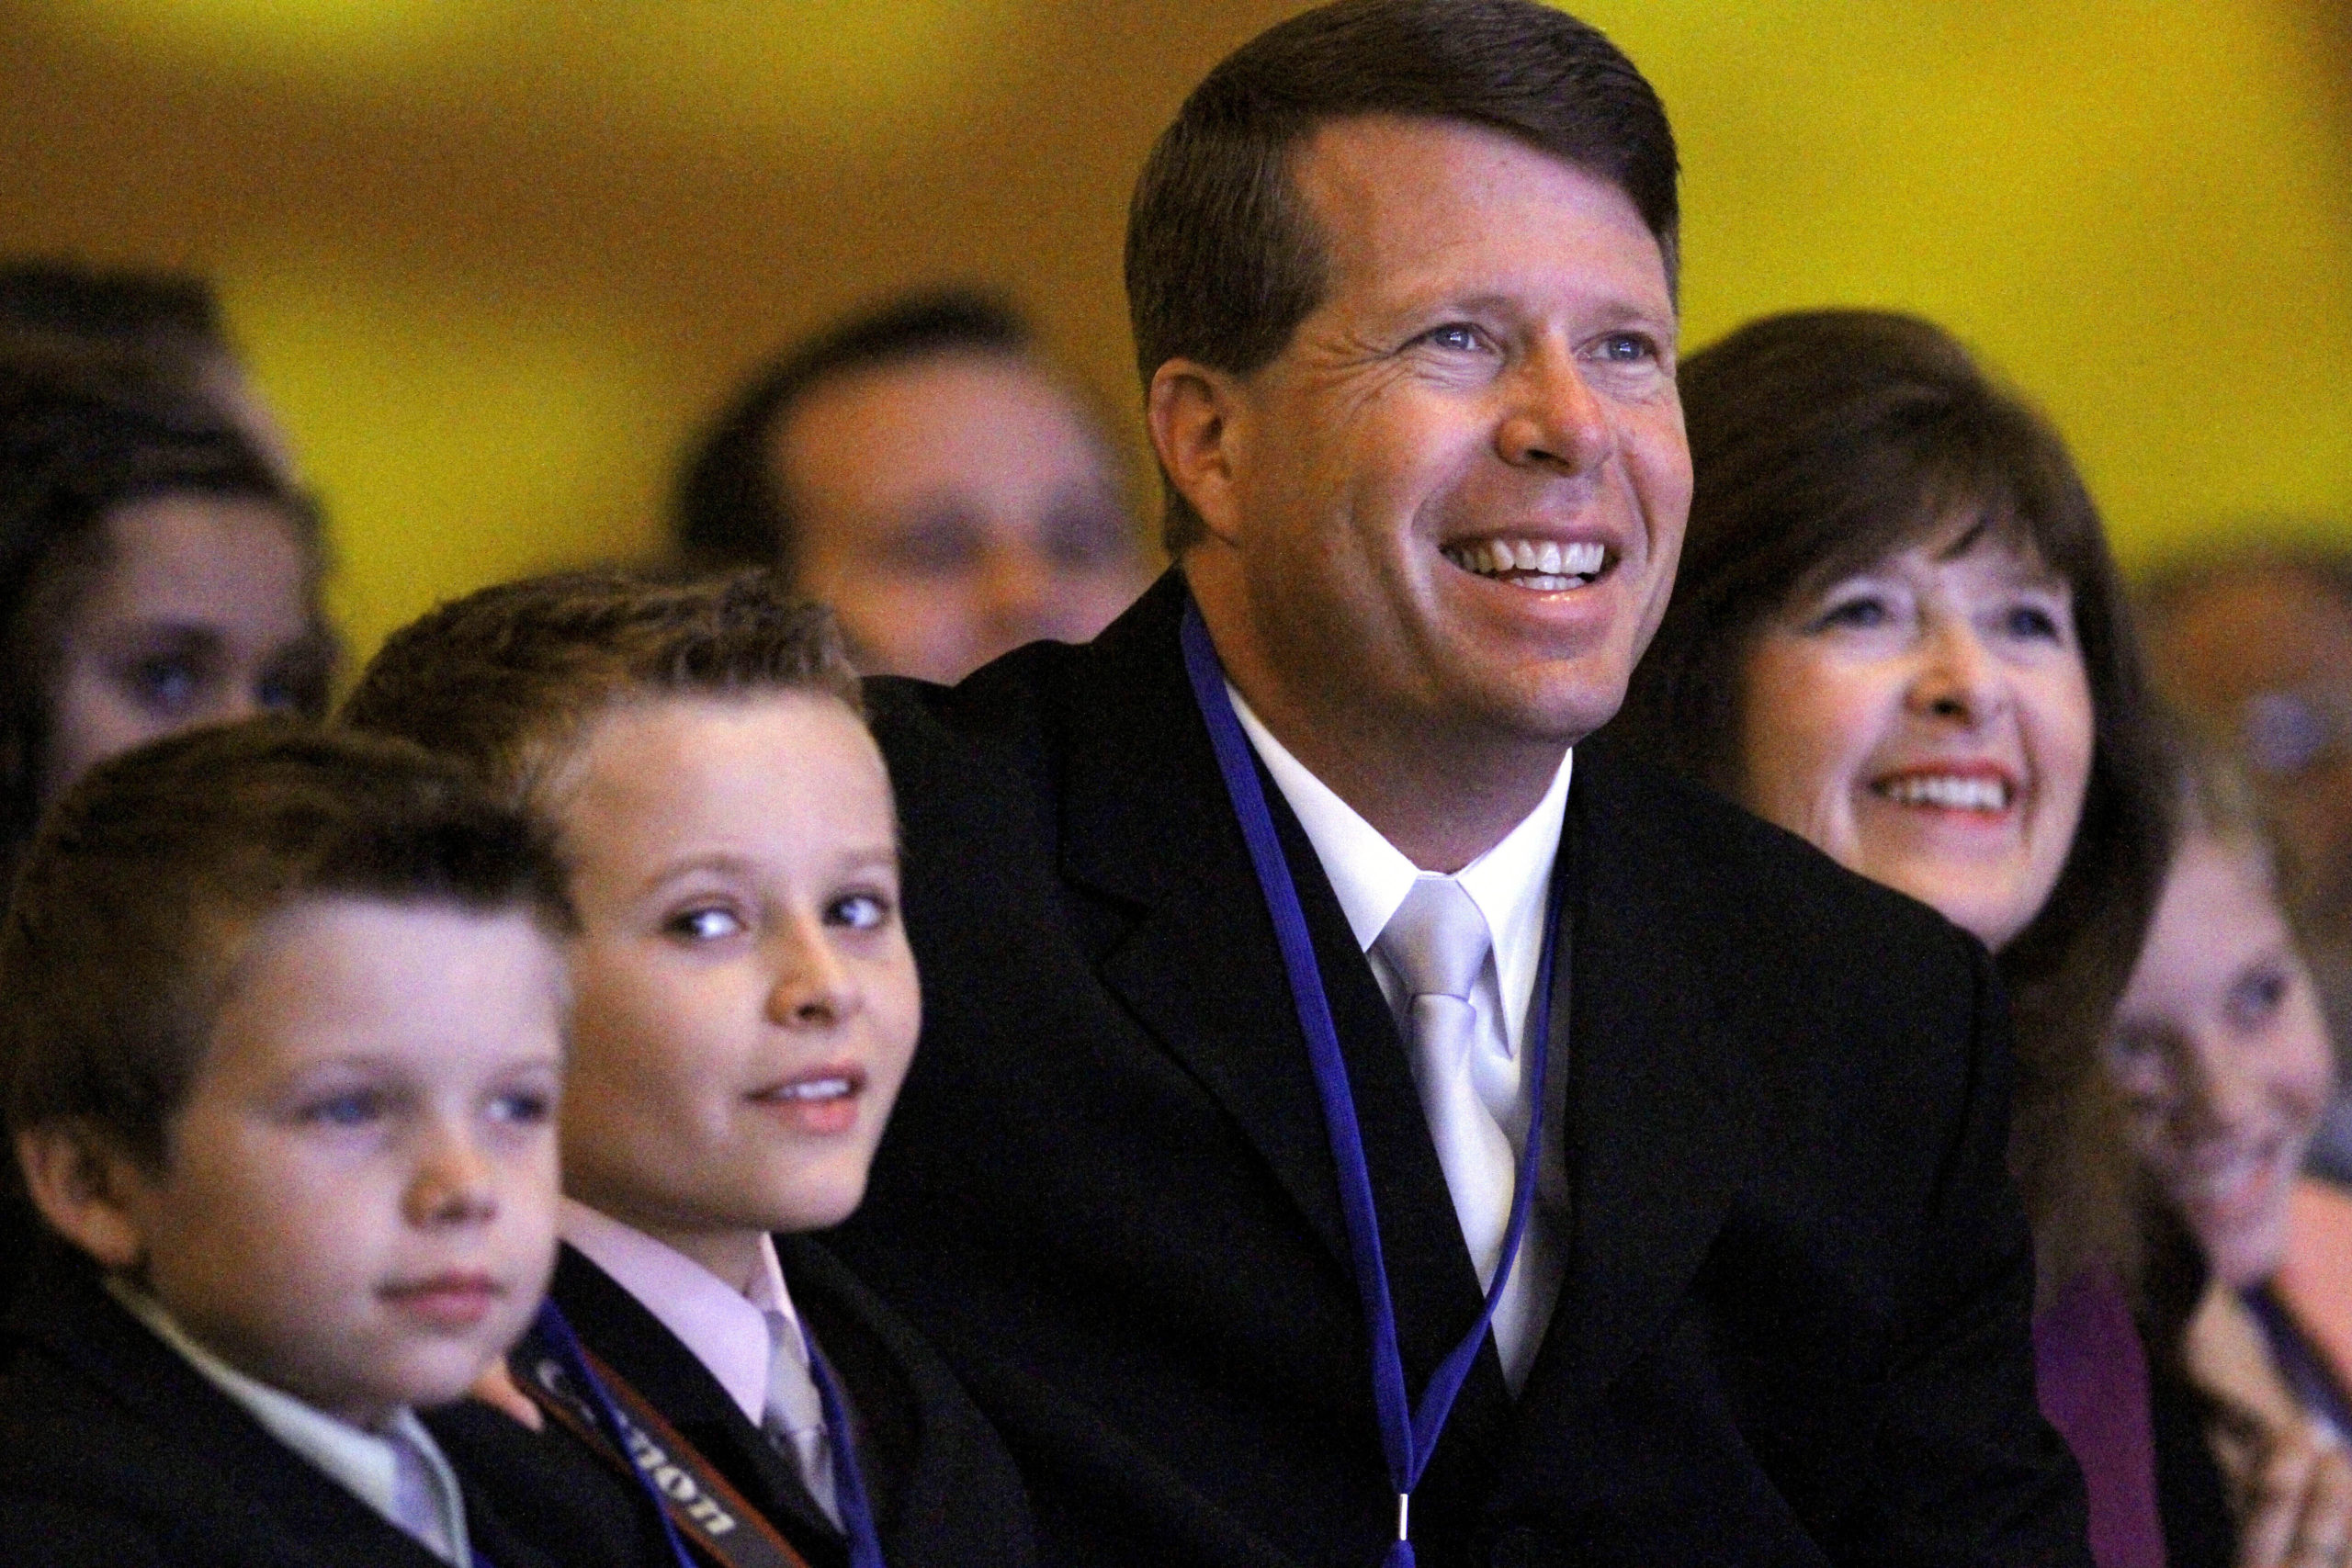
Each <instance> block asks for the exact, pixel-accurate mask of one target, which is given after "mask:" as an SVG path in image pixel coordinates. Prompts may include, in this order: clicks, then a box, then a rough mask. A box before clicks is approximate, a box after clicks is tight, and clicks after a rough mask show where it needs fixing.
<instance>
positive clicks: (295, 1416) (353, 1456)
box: [107, 1279, 473, 1563]
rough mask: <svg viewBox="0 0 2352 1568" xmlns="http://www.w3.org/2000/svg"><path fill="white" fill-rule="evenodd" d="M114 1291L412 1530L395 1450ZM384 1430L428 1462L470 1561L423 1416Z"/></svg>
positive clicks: (119, 1288)
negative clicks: (401, 1507) (402, 1503)
mask: <svg viewBox="0 0 2352 1568" xmlns="http://www.w3.org/2000/svg"><path fill="white" fill-rule="evenodd" d="M107 1292H108V1293H109V1294H110V1295H112V1296H113V1297H114V1299H115V1300H116V1301H118V1302H120V1303H122V1305H123V1308H124V1310H125V1311H127V1312H129V1313H130V1314H131V1315H132V1316H133V1317H136V1318H137V1319H138V1320H139V1321H140V1322H141V1323H143V1324H145V1325H147V1327H148V1328H149V1329H150V1330H151V1331H152V1332H153V1334H154V1336H155V1337H157V1338H158V1339H161V1340H162V1341H163V1342H164V1344H165V1345H168V1346H169V1347H171V1348H172V1349H173V1350H174V1351H175V1352H176V1353H177V1354H178V1356H179V1357H180V1359H182V1360H184V1361H186V1362H187V1364H188V1365H189V1366H191V1367H194V1368H195V1369H196V1371H198V1374H200V1375H201V1376H202V1377H203V1378H204V1380H205V1381H206V1382H209V1383H210V1384H211V1385H212V1386H213V1387H215V1388H217V1389H219V1390H220V1392H221V1393H224V1394H226V1395H228V1397H229V1398H230V1399H232V1400H233V1401H235V1402H236V1404H238V1405H239V1406H240V1407H242V1408H243V1410H244V1411H245V1413H246V1414H247V1415H249V1416H252V1417H253V1418H254V1420H255V1421H258V1422H259V1423H261V1426H262V1428H263V1429H264V1430H265V1431H266V1432H268V1433H269V1435H270V1436H271V1437H273V1438H277V1440H278V1441H279V1442H281V1443H283V1444H285V1445H286V1446H287V1447H288V1448H289V1449H292V1450H294V1451H295V1452H296V1453H298V1454H300V1455H301V1456H302V1457H303V1458H304V1459H306V1460H308V1461H311V1463H312V1464H314V1465H316V1466H317V1467H318V1468H319V1469H321V1470H322V1471H324V1472H326V1473H327V1474H328V1475H329V1476H330V1477H332V1478H333V1479H334V1480H335V1481H337V1482H339V1483H342V1485H343V1486H344V1487H345V1490H347V1491H349V1492H351V1493H353V1494H355V1495H356V1496H357V1497H358V1498H359V1499H360V1500H361V1501H362V1502H364V1503H366V1504H367V1505H368V1506H369V1507H371V1508H373V1509H375V1510H376V1511H377V1512H378V1513H379V1514H381V1515H383V1516H384V1517H385V1518H387V1519H389V1520H390V1521H391V1522H392V1524H394V1525H396V1526H398V1527H399V1528H400V1529H401V1531H402V1533H406V1531H407V1529H408V1527H407V1526H406V1525H405V1524H403V1523H402V1521H401V1517H400V1514H399V1512H398V1505H397V1504H396V1503H395V1501H394V1498H395V1495H396V1491H397V1487H398V1477H399V1473H400V1472H399V1462H400V1461H399V1460H398V1459H397V1458H396V1457H395V1456H394V1454H393V1450H392V1445H391V1444H390V1442H388V1441H386V1440H385V1439H384V1438H382V1437H379V1435H377V1434H376V1433H374V1432H370V1431H367V1430H364V1429H363V1428H361V1427H355V1426H353V1425H352V1424H351V1423H350V1422H348V1421H344V1420H340V1419H338V1418H336V1417H335V1416H330V1415H328V1414H327V1413H326V1412H325V1411H323V1410H321V1409H319V1408H317V1407H316V1406H315V1405H311V1404H306V1403H304V1402H303V1401H301V1400H300V1399H297V1398H295V1397H294V1396H293V1395H292V1394H290V1393H286V1392H285V1391H284V1390H282V1389H277V1388H272V1387H271V1386H270V1385H269V1384H267V1383H266V1382H259V1381H257V1380H256V1379H254V1378H250V1377H247V1376H246V1375H245V1374H244V1373H243V1372H241V1371H238V1370H237V1369H236V1368H234V1367H232V1366H231V1365H230V1364H229V1363H228V1362H226V1361H224V1360H222V1359H220V1357H218V1356H216V1355H214V1354H213V1353H212V1352H211V1351H209V1350H208V1349H206V1348H204V1347H203V1346H201V1345H199V1344H198V1343H197V1342H196V1341H195V1340H193V1339H191V1338H189V1337H187V1331H186V1330H184V1329H182V1328H181V1327H180V1325H178V1324H177V1323H176V1322H175V1321H174V1320H173V1317H172V1314H170V1313H168V1312H166V1311H165V1310H164V1306H163V1303H160V1302H158V1301H156V1300H155V1299H154V1298H153V1297H152V1296H148V1295H146V1294H144V1293H142V1292H139V1291H135V1290H132V1289H131V1288H130V1287H129V1286H127V1285H125V1284H123V1283H121V1282H120V1281H119V1280H113V1279H109V1280H107ZM385 1425H386V1426H387V1427H390V1428H392V1429H393V1430H394V1431H396V1432H397V1433H399V1435H400V1436H401V1438H402V1439H403V1440H404V1441H406V1442H408V1443H409V1444H411V1445H412V1446H413V1447H414V1449H415V1450H416V1451H417V1453H418V1454H419V1455H421V1456H422V1457H423V1458H424V1466H425V1474H426V1477H427V1479H428V1481H429V1482H430V1483H431V1486H432V1489H433V1494H434V1498H433V1500H434V1504H435V1507H436V1508H438V1510H439V1512H440V1516H441V1527H442V1532H443V1539H444V1540H447V1542H448V1543H449V1547H450V1553H451V1554H450V1556H449V1558H448V1561H449V1562H452V1563H470V1562H472V1561H473V1554H472V1551H471V1549H470V1547H469V1542H468V1540H467V1539H466V1505H465V1495H464V1494H463V1493H462V1492H461V1491H459V1490H458V1477H457V1472H454V1471H452V1470H451V1469H450V1468H449V1461H448V1460H447V1458H446V1457H445V1456H444V1455H443V1454H442V1452H441V1446H440V1445H439V1444H438V1443H436V1442H435V1441H434V1440H433V1434H432V1433H431V1432H429V1431H427V1430H426V1429H425V1427H424V1422H422V1421H419V1420H418V1419H417V1418H416V1413H415V1412H414V1411H413V1410H410V1409H409V1408H407V1407H406V1406H405V1405H403V1406H401V1407H400V1408H399V1409H397V1410H395V1411H393V1412H392V1415H391V1417H390V1420H388V1421H387V1422H386V1423H385ZM420 1544H421V1545H423V1546H424V1547H425V1548H426V1549H427V1550H429V1551H435V1552H438V1551H440V1550H441V1546H440V1543H439V1542H435V1541H422V1542H420Z"/></svg>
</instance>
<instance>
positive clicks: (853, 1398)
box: [775, 1235, 1035, 1568]
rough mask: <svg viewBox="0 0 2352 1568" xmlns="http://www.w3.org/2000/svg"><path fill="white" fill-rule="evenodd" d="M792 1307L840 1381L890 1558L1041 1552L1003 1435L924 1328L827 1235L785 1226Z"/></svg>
mask: <svg viewBox="0 0 2352 1568" xmlns="http://www.w3.org/2000/svg"><path fill="white" fill-rule="evenodd" d="M775 1240H776V1251H777V1255H778V1258H779V1260H780V1261H781V1262H782V1263H783V1265H784V1274H785V1279H786V1281H787V1282H788V1283H789V1284H790V1286H791V1288H792V1299H793V1303H794V1305H795V1306H796V1307H797V1309H798V1310H799V1312H800V1314H801V1315H802V1317H803V1318H804V1319H805V1320H806V1321H807V1323H808V1325H809V1332H810V1333H811V1335H812V1336H813V1337H815V1339H816V1341H817V1344H818V1347H819V1348H820V1350H821V1351H822V1353H823V1354H824V1356H825V1359H826V1360H827V1362H828V1363H829V1364H830V1365H831V1367H832V1368H833V1370H834V1371H835V1373H836V1374H837V1375H838V1376H839V1378H840V1380H841V1382H842V1386H843V1391H844V1392H843V1397H844V1398H845V1399H846V1400H848V1401H849V1402H850V1404H851V1405H852V1407H853V1410H852V1417H851V1418H852V1420H853V1421H854V1423H855V1424H856V1427H857V1432H856V1440H857V1454H858V1461H859V1465H860V1467H861V1469H862V1471H863V1472H864V1474H865V1481H866V1485H867V1487H868V1488H869V1489H870V1490H871V1492H872V1493H873V1494H874V1496H873V1502H874V1506H875V1513H876V1528H877V1529H878V1530H879V1532H880V1534H881V1537H882V1544H883V1549H884V1555H885V1556H886V1557H887V1558H888V1561H889V1562H891V1564H892V1565H893V1568H922V1565H924V1564H937V1565H938V1568H951V1565H954V1564H962V1563H972V1562H987V1563H990V1564H995V1565H999V1568H1023V1565H1024V1564H1026V1563H1029V1562H1033V1561H1034V1560H1035V1548H1034V1546H1033V1544H1032V1542H1031V1539H1030V1536H1031V1531H1030V1523H1029V1502H1028V1497H1027V1495H1026V1494H1025V1493H1024V1492H1023V1488H1022V1484H1021V1475H1020V1472H1018V1471H1016V1470H1015V1469H1014V1468H1013V1465H1012V1456H1011V1455H1009V1454H1008V1453H1006V1452H1005V1449H1004V1443H1003V1439H1001V1438H999V1437H998V1436H997V1432H996V1428H995V1427H991V1426H990V1425H989V1421H988V1418H987V1417H986V1416H982V1415H981V1414H980V1412H979V1409H978V1406H976V1405H975V1404H973V1403H972V1401H971V1398H970V1396H969V1395H967V1393H965V1392H964V1389H963V1385H962V1384H960V1383H958V1382H956V1376H955V1374H954V1373H953V1372H951V1371H948V1370H947V1364H946V1363H945V1362H944V1361H943V1360H941V1359H940V1358H939V1354H938V1352H937V1351H935V1350H933V1348H931V1346H930V1344H929V1343H928V1342H927V1341H925V1340H924V1339H923V1337H922V1336H921V1335H920V1334H918V1333H916V1332H915V1330H914V1328H913V1326H912V1325H910V1324H909V1323H908V1322H907V1321H906V1320H905V1319H904V1318H903V1317H901V1316H900V1315H899V1314H898V1313H896V1312H894V1311H893V1310H891V1308H890V1307H889V1306H888V1304H886V1303H884V1302H883V1300H882V1299H881V1297H879V1296H877V1295H876V1294H875V1293H874V1292H872V1291H870V1290H868V1289H867V1288H866V1287H865V1284H864V1283H862V1282H861V1281H860V1280H858V1278H857V1276H856V1275H855V1274H854V1273H853V1272H851V1270H850V1269H849V1267H848V1265H846V1264H845V1263H843V1262H842V1260H841V1258H839V1257H838V1256H836V1255H835V1254H834V1252H833V1251H832V1249H831V1247H828V1246H827V1245H826V1243H825V1242H824V1240H823V1239H822V1238H820V1237H816V1236H807V1235H779V1236H777V1237H776V1238H775Z"/></svg>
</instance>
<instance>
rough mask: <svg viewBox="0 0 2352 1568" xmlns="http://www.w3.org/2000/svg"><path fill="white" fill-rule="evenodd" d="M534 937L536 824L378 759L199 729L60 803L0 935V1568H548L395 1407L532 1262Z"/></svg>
mask: <svg viewBox="0 0 2352 1568" xmlns="http://www.w3.org/2000/svg"><path fill="white" fill-rule="evenodd" d="M570 921H571V912H570V908H569V905H568V903H567V901H566V898H565V895H564V891H563V885H562V876H561V871H560V867H559V866H558V864H557V863H556V862H555V860H554V858H553V854H552V852H551V851H550V850H549V849H548V845H547V844H546V843H545V842H544V841H543V840H542V839H541V838H540V836H539V835H538V833H537V831H536V829H533V828H532V827H531V826H530V825H529V824H528V822H527V820H526V818H523V817H522V816H521V815H520V814H518V813H516V812H514V811H512V810H509V809H506V808H504V807H500V806H498V805H495V804H494V803H492V802H491V801H490V800H488V799H486V798H485V797H484V796H483V795H482V794H481V791H480V789H479V788H478V786H476V785H475V784H474V783H473V781H471V780H470V779H469V778H468V777H467V776H466V775H465V774H464V773H462V772H461V771H459V770H458V769H456V768H454V767H452V766H450V765H449V764H448V763H447V762H445V761H439V760H436V759H435V758H432V757H430V756H428V755H426V754H424V753H423V752H421V751H419V750H417V749H416V748H414V747H410V746H403V745H400V744H398V743H395V742H392V741H389V740H385V739H375V738H368V737H358V736H345V737H336V736H322V735H318V734H316V733H304V732H301V731H298V730H296V729H294V728H291V727H289V726H284V725H279V724H272V723H260V724H254V725H244V726H236V727H231V728H218V729H211V730H207V731H203V732H199V733H196V734H192V735H187V736H182V737H177V738H175V739H167V740H164V741H160V742H157V743H155V744H153V745H151V746H149V747H146V748H144V749H141V750H137V751H134V752H132V753H130V755H127V756H124V757H121V758H119V759H117V760H115V761H111V762H107V763H103V764H100V765H99V766H98V767H97V768H96V769H95V770H94V771H93V772H92V773H90V774H89V775H88V776H87V777H86V778H85V780H84V781H83V782H82V783H81V784H79V785H78V786H77V787H75V788H74V790H72V791H70V792H69V793H68V794H67V795H66V796H65V797H64V798H63V800H62V803H61V804H60V805H59V807H58V808H57V810H56V811H55V813H54V814H53V816H52V818H51V820H50V821H49V823H48V825H47V827H46V828H45V829H44V830H43V832H42V833H41V835H40V837H39V838H38V839H37V840H35V842H34V845H33V848H32V850H31V852H30V853H29V855H28V859H27V862H26V863H25V865H24V867H23V871H22V874H21V877H20V880H19V882H18V885H17V892H16V897H15V900H14V902H13V903H12V904H11V906H10V908H9V913H8V919H7V923H6V929H5V932H0V1063H5V1064H6V1107H7V1124H8V1130H9V1134H10V1136H11V1140H12V1143H13V1146H14V1153H15V1157H16V1162H17V1166H18V1167H19V1168H20V1170H21V1173H22V1176H23V1180H24V1185H25V1187H26V1189H27V1190H28V1191H29V1193H30V1196H31V1199H32V1201H33V1204H34V1206H35V1207H36V1208H37V1209H38V1211H39V1213H40V1217H41V1219H42V1220H43V1222H45V1224H46V1226H47V1228H48V1230H49V1232H50V1233H51V1235H49V1236H48V1237H47V1238H46V1239H45V1241H44V1243H43V1244H42V1245H40V1246H39V1247H36V1249H35V1254H34V1264H33V1267H32V1269H31V1271H30V1274H29V1278H28V1282H27V1284H26V1288H25V1291H24V1293H23V1299H22V1300H21V1301H20V1302H19V1303H17V1311H16V1314H15V1315H14V1319H13V1323H12V1334H11V1342H12V1351H13V1353H12V1354H11V1356H10V1358H9V1359H8V1360H7V1362H6V1367H5V1371H0V1385H5V1388H6V1396H5V1397H0V1540H5V1541H6V1557H7V1560H8V1561H9V1562H14V1563H25V1564H36V1565H41V1568H141V1565H148V1564H152V1565H155V1568H162V1565H164V1564H171V1565H173V1568H187V1565H198V1568H202V1565H212V1564H218V1565H223V1568H226V1565H230V1564H236V1565H251V1568H263V1565H280V1564H282V1565H285V1568H293V1565H295V1564H298V1563H299V1564H328V1565H334V1564H351V1565H353V1568H356V1565H358V1564H363V1563H367V1564H384V1565H388V1568H399V1565H403V1564H414V1565H416V1568H426V1565H428V1564H434V1563H436V1562H437V1563H446V1564H450V1565H452V1568H473V1565H475V1564H478V1563H485V1562H494V1563H496V1564H497V1565H498V1568H530V1565H531V1564H534V1563H540V1562H548V1561H549V1559H548V1557H546V1556H544V1555H542V1553H541V1552H539V1551H537V1550H535V1549H534V1547H533V1545H532V1544H531V1543H530V1542H529V1540H526V1538H524V1537H522V1536H518V1535H517V1534H516V1533H515V1530H513V1529H509V1528H508V1527H507V1526H506V1525H504V1524H502V1523H501V1522H500V1518H499V1517H498V1516H497V1515H496V1514H495V1513H494V1512H492V1511H491V1510H488V1509H485V1508H484V1506H482V1504H481V1499H480V1498H479V1497H478V1496H475V1495H469V1492H468V1491H467V1490H466V1489H465V1488H464V1487H463V1486H461V1484H460V1483H459V1482H458V1476H457V1474H456V1473H454V1472H453V1471H452V1467H451V1465H450V1464H449V1462H448V1461H447V1458H446V1457H445V1456H444V1454H443V1452H442V1450H441V1449H440V1447H439V1445H438V1444H437V1443H436V1442H435V1439H434V1438H433V1437H432V1435H431V1434H430V1432H429V1431H428V1430H427V1429H426V1428H425V1427H424V1426H423V1425H422V1424H421V1423H420V1421H419V1419H418V1417H417V1416H416V1413H415V1412H416V1409H417V1407H420V1406H429V1405H434V1404H444V1403H447V1402H450V1401H454V1400H457V1399H458V1398H460V1397H461V1396H462V1395H463V1394H464V1393H465V1392H466V1391H467V1389H468V1388H469V1386H470V1385H471V1384H472V1383H473V1382H475V1381H476V1380H477V1379H478V1378H479V1377H480V1376H481V1373H482V1372H483V1371H484V1369H485V1368H487V1367H489V1366H492V1365H493V1364H495V1362H496V1361H497V1359H498V1358H499V1357H500V1356H502V1355H503V1353H504V1352H505V1350H506V1348H507V1347H508V1346H509V1345H511V1344H512V1343H513V1342H514V1340H515V1337H516V1336H517V1335H519V1334H520V1333H521V1332H522V1330H523V1328H524V1325H526V1323H527V1322H528V1321H529V1320H530V1318H531V1315H532V1314H533V1312H534V1311H535V1310H536V1309H537V1306H538V1303H539V1300H540V1296H541V1292H542V1291H543V1289H544V1287H545V1285H546V1282H547V1279H548V1269H549V1267H550V1265H551V1264H552V1262H553V1255H554V1245H555V1235H554V1231H555V1218H556V1201H557V1184H556V1142H555V1128H554V1120H555V1112H556V1102H557V1094H558V1089H559V1079H560V1070H561V1066H562V1051H563V1033H562V1031H563V1017H564V1006H565V999H564V981H563V970H562V957H561V953H560V948H559V945H558V941H557V939H558V937H559V936H560V934H561V933H562V931H564V930H566V929H567V928H568V926H569V924H570ZM507 1517H508V1518H514V1517H515V1516H512V1515H510V1516H507ZM561 1560H562V1561H569V1559H561Z"/></svg>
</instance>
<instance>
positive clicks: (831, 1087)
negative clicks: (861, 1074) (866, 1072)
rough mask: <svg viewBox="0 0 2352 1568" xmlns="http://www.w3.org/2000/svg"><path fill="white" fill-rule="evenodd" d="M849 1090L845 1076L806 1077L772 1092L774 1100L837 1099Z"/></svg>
mask: <svg viewBox="0 0 2352 1568" xmlns="http://www.w3.org/2000/svg"><path fill="white" fill-rule="evenodd" d="M849 1091H850V1082H849V1079H847V1078H809V1079H806V1080H804V1081H803V1082H800V1083H788V1084H786V1085H785V1086H784V1087H783V1088H782V1089H775V1090H774V1091H773V1092H772V1095H771V1098H773V1099H776V1100H839V1099H841V1098H842V1096H843V1095H846V1094H847V1093H849Z"/></svg>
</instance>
